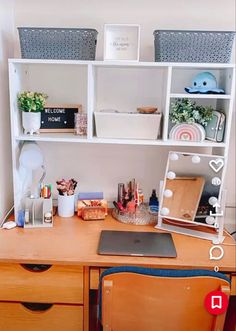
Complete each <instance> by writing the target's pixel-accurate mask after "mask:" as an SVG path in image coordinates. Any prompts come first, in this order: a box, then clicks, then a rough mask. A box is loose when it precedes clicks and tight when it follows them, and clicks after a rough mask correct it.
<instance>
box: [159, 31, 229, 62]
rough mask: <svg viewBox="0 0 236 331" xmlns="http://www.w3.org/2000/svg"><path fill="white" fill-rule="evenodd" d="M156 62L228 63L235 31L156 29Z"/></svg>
mask: <svg viewBox="0 0 236 331" xmlns="http://www.w3.org/2000/svg"><path fill="white" fill-rule="evenodd" d="M153 34H154V45H155V61H156V62H205V63H212V62H213V63H227V62H230V60H231V51H232V47H233V42H234V36H235V32H233V31H187V30H182V31H181V30H155V31H154V32H153Z"/></svg>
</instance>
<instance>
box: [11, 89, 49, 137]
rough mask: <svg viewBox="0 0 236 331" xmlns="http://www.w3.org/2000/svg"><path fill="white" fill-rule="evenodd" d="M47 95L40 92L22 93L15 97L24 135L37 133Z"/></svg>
mask: <svg viewBox="0 0 236 331" xmlns="http://www.w3.org/2000/svg"><path fill="white" fill-rule="evenodd" d="M46 99H47V95H46V94H44V93H41V92H31V91H24V92H21V93H19V94H18V95H17V101H18V107H19V109H20V110H21V111H22V125H23V128H24V133H25V134H28V133H29V134H31V135H32V134H34V133H39V129H40V126H41V111H42V110H43V109H44V106H45V104H46Z"/></svg>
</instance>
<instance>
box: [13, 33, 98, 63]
mask: <svg viewBox="0 0 236 331" xmlns="http://www.w3.org/2000/svg"><path fill="white" fill-rule="evenodd" d="M18 32H19V37H20V47H21V55H22V58H24V59H25V58H26V59H58V60H95V53H96V44H97V34H98V32H97V31H96V30H95V29H77V28H72V29H70V28H34V27H20V28H18Z"/></svg>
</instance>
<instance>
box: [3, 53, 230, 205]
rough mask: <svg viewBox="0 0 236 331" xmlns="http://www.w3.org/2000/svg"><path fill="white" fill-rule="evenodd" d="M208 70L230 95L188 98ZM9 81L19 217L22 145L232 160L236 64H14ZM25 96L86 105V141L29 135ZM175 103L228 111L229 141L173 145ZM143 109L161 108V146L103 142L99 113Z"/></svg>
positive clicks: (66, 136) (67, 136)
mask: <svg viewBox="0 0 236 331" xmlns="http://www.w3.org/2000/svg"><path fill="white" fill-rule="evenodd" d="M203 70H204V71H209V72H211V73H212V74H213V75H214V76H215V77H216V79H217V81H218V83H219V86H220V87H222V88H223V89H224V90H225V93H226V94H224V95H209V94H207V95H199V94H187V93H184V87H186V86H191V80H192V78H193V76H194V75H196V74H197V73H199V72H201V71H203ZM9 80H10V108H11V109H10V111H11V132H12V151H13V153H12V154H13V175H14V192H15V208H16V211H17V210H18V208H19V204H20V201H19V198H18V197H17V167H18V152H19V147H20V144H21V142H23V141H32V140H33V141H37V142H47V143H50V142H56V143H82V144H84V143H88V144H114V145H122V144H124V145H144V146H147V145H149V146H167V147H168V146H170V147H172V146H173V147H176V148H179V147H190V148H203V153H204V148H207V153H208V154H209V150H210V153H212V154H216V155H218V154H219V155H223V156H224V157H225V159H226V160H227V157H228V149H229V140H230V127H231V121H232V112H233V102H234V86H235V66H234V64H218V63H165V62H160V63H159V62H125V61H124V62H123V61H122V62H118V61H106V62H104V61H70V60H69V61H67V60H28V59H10V60H9ZM25 90H32V91H40V92H44V93H46V94H47V95H48V96H49V98H48V104H66V103H68V104H82V107H83V110H84V111H85V112H87V116H88V130H87V131H88V132H87V136H86V137H79V136H76V135H73V134H72V133H41V134H40V135H34V136H29V135H24V134H23V130H22V125H21V116H20V115H21V114H20V111H19V110H18V107H17V94H18V93H19V92H21V91H25ZM175 98H191V99H194V100H195V101H196V102H197V103H199V104H202V105H211V106H212V107H213V108H214V109H218V110H221V111H223V112H224V113H225V115H226V129H225V135H224V141H223V142H221V143H217V142H212V141H208V140H205V141H203V142H186V141H172V140H170V139H169V138H168V135H169V130H170V121H169V111H170V104H171V102H172V101H174V100H175ZM144 105H153V106H158V108H159V110H160V111H161V112H162V114H163V121H162V122H163V123H162V128H161V132H160V136H159V138H158V139H157V140H136V139H132V140H130V139H105V138H104V139H102V138H98V137H97V136H96V129H95V124H94V111H99V110H101V109H119V110H122V111H127V112H129V111H134V110H136V108H137V107H139V106H144ZM193 152H194V149H193ZM160 162H161V161H160ZM225 169H226V166H225Z"/></svg>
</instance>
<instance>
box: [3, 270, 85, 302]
mask: <svg viewBox="0 0 236 331" xmlns="http://www.w3.org/2000/svg"><path fill="white" fill-rule="evenodd" d="M26 267H27V268H28V267H32V265H30V266H29V265H27V266H25V267H24V266H22V265H19V264H1V265H0V301H22V302H24V301H26V302H48V303H76V304H82V303H83V268H82V267H77V266H59V265H58V266H57V265H55V266H51V267H50V266H48V269H47V270H44V271H32V270H31V269H30V270H29V269H26Z"/></svg>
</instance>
